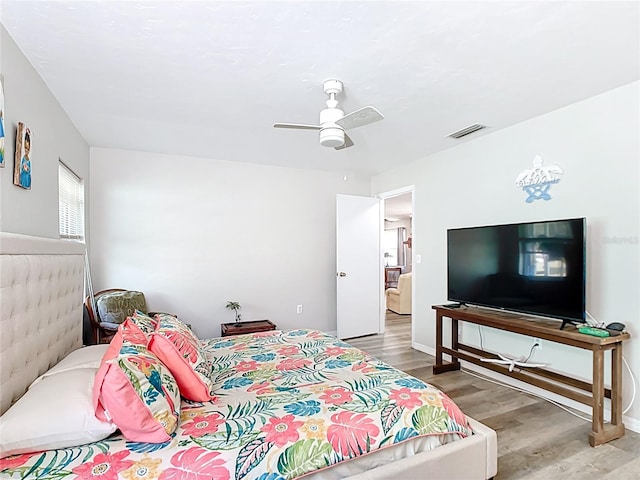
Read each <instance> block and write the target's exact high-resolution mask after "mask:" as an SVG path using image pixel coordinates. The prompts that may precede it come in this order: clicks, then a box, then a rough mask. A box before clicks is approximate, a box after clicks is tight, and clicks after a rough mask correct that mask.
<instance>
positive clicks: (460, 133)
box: [447, 123, 487, 138]
mask: <svg viewBox="0 0 640 480" xmlns="http://www.w3.org/2000/svg"><path fill="white" fill-rule="evenodd" d="M483 128H487V126H486V125H480V124H479V123H474V124H473V125H469V126H468V127H465V128H463V129H462V130H458V131H457V132H453V133H450V134H449V135H447V137H451V138H462V137H466V136H467V135H471V134H472V133H473V132H477V131H478V130H482V129H483Z"/></svg>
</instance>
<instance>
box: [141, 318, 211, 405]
mask: <svg viewBox="0 0 640 480" xmlns="http://www.w3.org/2000/svg"><path fill="white" fill-rule="evenodd" d="M155 319H156V321H157V322H158V326H157V328H156V331H155V332H153V333H152V334H151V339H150V340H149V350H151V351H152V352H153V353H154V354H155V355H156V356H157V357H158V358H159V359H160V361H161V362H162V363H164V364H165V365H166V366H167V367H168V368H169V370H171V373H172V374H173V376H174V377H175V379H176V382H178V387H179V388H180V393H181V394H182V396H183V397H184V398H186V399H188V400H193V401H196V402H208V401H211V400H215V399H216V396H215V395H214V393H213V389H214V386H213V381H212V380H211V372H212V365H211V362H210V361H209V360H208V359H207V356H206V354H205V352H204V350H203V348H202V345H201V344H200V340H198V337H196V336H195V335H194V334H193V332H192V331H191V329H190V328H189V327H188V326H187V325H185V324H184V323H183V322H182V321H180V320H179V319H178V318H177V317H174V316H172V315H167V314H157V315H156V316H155Z"/></svg>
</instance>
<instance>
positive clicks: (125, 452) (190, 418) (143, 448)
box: [0, 329, 473, 480]
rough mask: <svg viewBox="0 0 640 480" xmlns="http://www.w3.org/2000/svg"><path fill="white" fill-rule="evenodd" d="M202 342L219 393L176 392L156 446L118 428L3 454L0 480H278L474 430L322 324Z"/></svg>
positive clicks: (429, 392) (416, 383)
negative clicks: (90, 438) (44, 473)
mask: <svg viewBox="0 0 640 480" xmlns="http://www.w3.org/2000/svg"><path fill="white" fill-rule="evenodd" d="M201 344H202V349H203V351H204V355H205V356H206V360H207V361H208V362H210V364H211V365H212V367H211V370H212V373H211V376H212V381H213V383H214V390H215V394H216V398H215V400H213V401H189V400H183V402H182V407H181V414H180V421H179V425H178V427H177V430H176V431H175V433H174V434H173V435H171V436H170V439H169V440H168V441H166V442H165V443H162V444H146V443H138V442H126V441H125V440H124V439H123V438H122V436H121V435H116V436H113V437H110V438H109V439H107V440H106V441H103V442H102V443H101V444H100V445H101V448H96V447H95V446H94V445H97V444H91V445H87V446H84V447H81V448H80V449H78V450H77V452H76V453H74V454H73V455H67V456H63V455H61V454H60V452H61V451H53V452H51V451H50V452H42V453H38V454H34V455H31V456H26V457H16V458H11V457H8V458H6V459H3V461H2V463H0V467H4V469H3V470H0V476H2V475H4V474H12V475H13V477H12V478H27V477H25V476H24V474H25V473H26V472H28V471H29V470H30V469H32V468H33V467H34V466H37V465H48V467H47V468H50V467H49V466H50V465H53V467H52V470H50V471H55V472H57V473H56V478H58V479H65V478H69V479H70V480H71V479H73V480H75V479H76V478H92V479H93V480H96V479H109V478H111V477H109V475H111V476H113V475H115V477H113V478H118V479H124V480H131V479H136V480H178V479H180V480H204V479H207V480H210V479H223V480H227V479H232V478H233V479H238V480H249V479H251V480H284V479H293V478H298V477H300V476H302V475H304V474H306V473H310V472H313V471H317V470H321V469H324V468H327V467H330V466H332V465H334V464H337V463H340V462H342V461H345V460H349V459H351V458H355V457H358V456H361V455H367V454H369V453H371V452H375V451H376V450H378V449H380V448H384V447H387V446H390V445H394V444H399V443H402V442H407V441H412V440H413V439H415V438H418V437H426V436H429V437H431V438H433V439H434V440H436V441H435V442H434V443H436V444H438V443H447V442H449V441H453V440H455V439H458V438H463V437H466V436H468V435H471V434H472V433H473V432H472V431H471V429H470V427H469V424H468V422H467V419H466V417H465V416H464V414H463V413H462V412H461V411H460V409H459V408H458V407H457V406H456V405H455V403H454V402H453V401H451V399H449V398H448V397H447V396H446V395H444V394H443V393H442V392H440V391H439V390H438V389H436V388H435V387H433V386H431V385H429V384H427V383H425V382H422V381H420V380H418V379H416V378H413V377H410V376H408V375H406V374H405V373H403V372H401V371H399V370H396V369H395V368H393V367H391V366H389V365H388V364H385V363H384V362H381V361H379V360H377V359H375V358H372V357H370V356H369V355H368V354H366V353H365V352H362V351H361V350H358V349H356V348H354V347H352V346H350V345H349V344H347V343H345V342H341V341H339V340H336V339H335V338H333V337H330V336H328V335H326V334H324V333H322V332H318V331H315V330H304V329H301V330H294V331H292V332H285V333H282V332H277V333H272V332H269V334H268V335H264V334H262V335H253V334H251V335H239V336H236V337H224V338H213V339H207V340H204V341H202V342H201ZM187 356H188V355H187ZM141 367H142V365H141ZM149 382H150V383H151V382H156V379H152V378H151V377H150V378H149ZM107 455H110V457H107ZM38 468H39V467H35V469H36V470H37V469H38ZM34 471H35V470H34ZM89 472H91V473H89ZM32 473H33V472H32ZM98 474H100V475H105V476H98ZM80 475H85V477H80ZM90 475H93V476H90ZM29 478H39V477H37V476H36V477H34V476H33V475H32V476H31V477H29ZM40 478H45V477H40Z"/></svg>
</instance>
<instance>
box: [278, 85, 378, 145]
mask: <svg viewBox="0 0 640 480" xmlns="http://www.w3.org/2000/svg"><path fill="white" fill-rule="evenodd" d="M324 93H326V94H327V95H329V100H327V108H325V109H324V110H321V111H320V125H305V124H301V123H274V124H273V126H274V127H275V128H293V129H298V130H320V145H322V146H324V147H333V148H335V149H336V150H342V149H344V148H348V147H351V146H353V140H351V138H349V135H347V134H346V133H345V130H350V129H352V128H358V127H362V126H363V125H367V124H369V123H373V122H377V121H378V120H382V119H383V118H384V117H383V116H382V114H381V113H380V112H379V111H378V110H377V109H376V108H375V107H371V106H368V107H362V108H360V109H358V110H356V111H355V112H351V113H348V114H346V115H345V114H344V112H343V111H342V110H341V109H339V108H338V101H337V100H336V95H338V94H340V93H342V82H341V81H340V80H327V81H326V82H324Z"/></svg>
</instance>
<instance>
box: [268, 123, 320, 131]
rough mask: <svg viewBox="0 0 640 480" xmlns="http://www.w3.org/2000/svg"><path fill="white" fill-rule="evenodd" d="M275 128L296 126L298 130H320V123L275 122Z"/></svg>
mask: <svg viewBox="0 0 640 480" xmlns="http://www.w3.org/2000/svg"><path fill="white" fill-rule="evenodd" d="M273 126H274V128H294V129H297V130H320V129H321V128H322V127H321V126H320V125H304V124H302V123H274V124H273Z"/></svg>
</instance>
